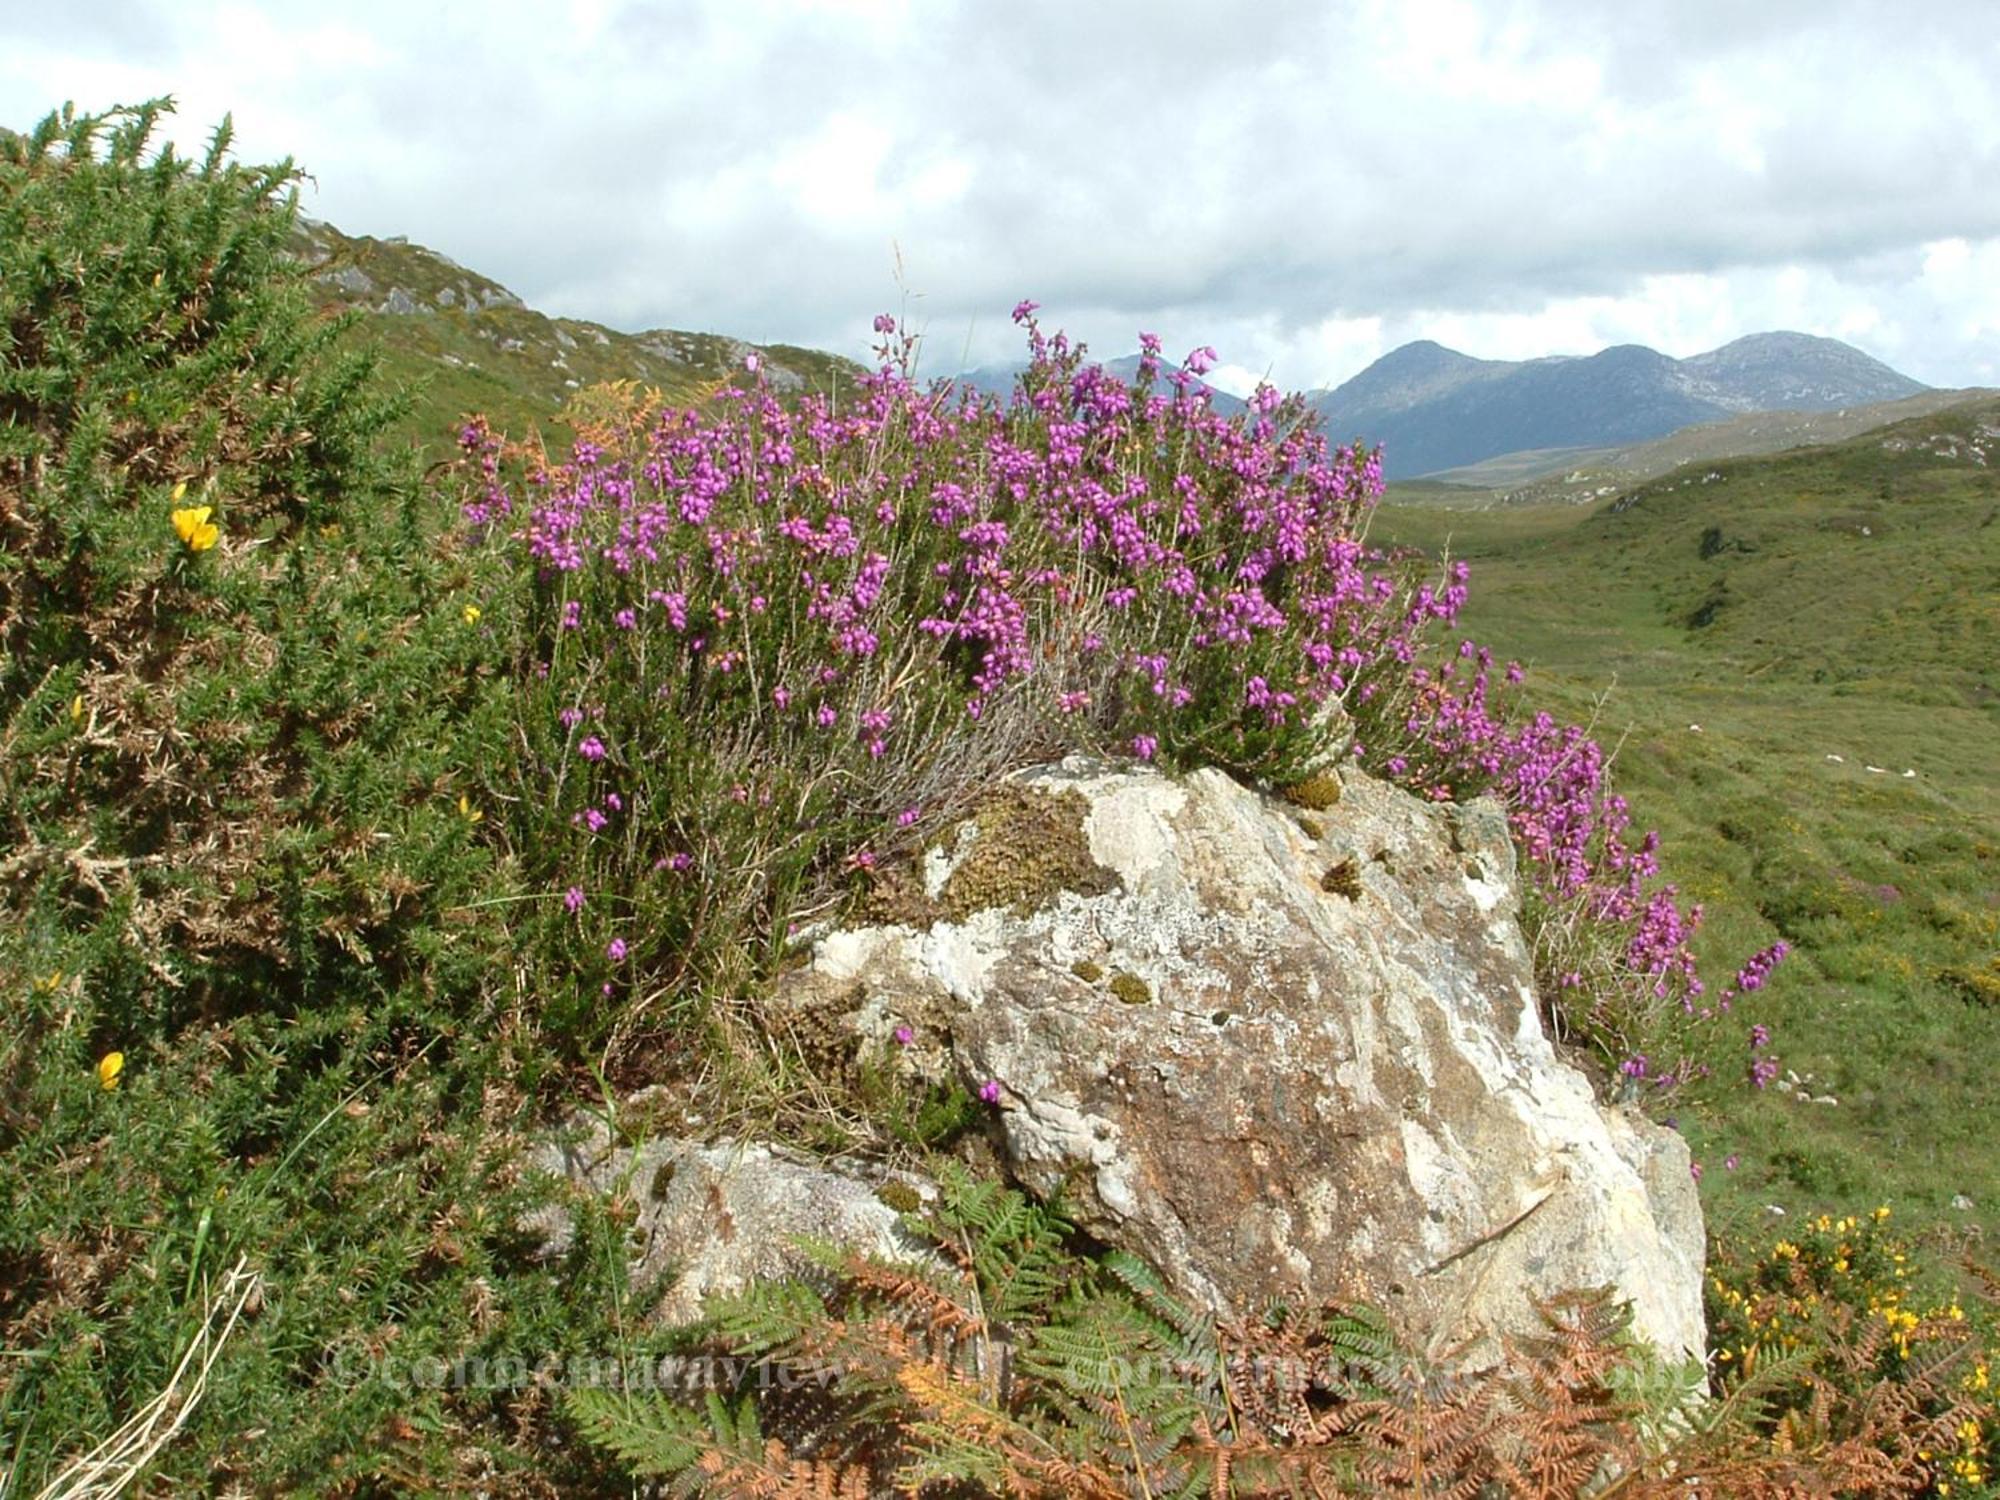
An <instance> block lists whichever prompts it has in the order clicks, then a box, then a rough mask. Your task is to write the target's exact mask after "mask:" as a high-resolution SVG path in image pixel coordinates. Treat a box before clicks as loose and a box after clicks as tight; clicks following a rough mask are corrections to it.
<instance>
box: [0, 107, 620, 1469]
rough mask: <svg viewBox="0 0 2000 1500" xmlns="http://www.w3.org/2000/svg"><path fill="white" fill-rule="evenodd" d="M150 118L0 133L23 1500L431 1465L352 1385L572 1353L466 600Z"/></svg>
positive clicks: (2, 935) (288, 172)
mask: <svg viewBox="0 0 2000 1500" xmlns="http://www.w3.org/2000/svg"><path fill="white" fill-rule="evenodd" d="M165 107H166V106H165V105H164V104H161V103H155V104H150V105H146V106H143V107H140V108H135V109H120V110H114V111H111V112H110V113H108V114H105V115H83V114H77V113H74V112H71V111H67V110H66V111H64V112H63V113H61V114H59V115H56V116H52V117H50V118H49V119H47V120H45V121H43V122H42V124H41V125H40V126H39V127H38V128H37V129H35V130H34V131H32V132H30V133H29V134H27V135H24V136H8V137H5V138H0V996H4V1000H5V1005H6V1008H7V1019H6V1023H5V1025H4V1027H0V1344H4V1346H5V1351H4V1358H0V1490H6V1491H7V1492H9V1493H15V1492H22V1493H33V1492H35V1491H36V1489H37V1488H38V1487H39V1486H41V1485H42V1484H43V1483H44V1482H45V1481H49V1480H50V1479H51V1478H52V1477H53V1476H54V1474H55V1473H56V1471H57V1470H58V1469H59V1468H60V1467H61V1466H62V1464H63V1461H64V1459H65V1458H66V1457H69V1456H77V1455H81V1454H82V1453H83V1452H85V1451H86V1450H88V1449H89V1448H90V1447H91V1446H92V1444H94V1443H97V1442H98V1441H99V1440H100V1439H103V1440H105V1441H106V1442H107V1443H109V1444H110V1447H109V1449H108V1450H107V1451H106V1453H105V1454H104V1455H103V1456H104V1458H105V1460H106V1461H105V1462H104V1463H103V1464H102V1465H100V1466H99V1468H98V1469H97V1471H96V1473H97V1478H96V1480H95V1483H97V1484H100V1485H112V1484H115V1483H123V1482H126V1481H129V1480H130V1479H131V1478H132V1477H134V1475H135V1474H136V1472H137V1470H138V1468H139V1467H140V1465H141V1464H142V1463H144V1462H145V1461H147V1460H148V1459H151V1460H152V1461H153V1462H154V1463H155V1465H156V1467H155V1468H154V1469H153V1470H152V1473H153V1479H152V1482H153V1483H154V1484H156V1485H161V1486H186V1487H215V1488H223V1489H227V1488H231V1487H255V1488H272V1489H285V1488H289V1487H291V1486H292V1485H294V1484H297V1483H301V1482H304V1481H305V1480H306V1479H308V1478H310V1477H312V1476H314V1475H319V1476H320V1477H321V1478H322V1479H324V1477H325V1476H326V1474H327V1473H328V1472H329V1470H328V1468H327V1466H328V1465H329V1464H333V1463H342V1464H347V1465H350V1466H353V1465H360V1464H363V1463H365V1464H367V1465H374V1464H378V1463H384V1464H389V1465H394V1464H397V1463H402V1462H408V1463H410V1464H413V1465H414V1466H415V1467H416V1468H417V1469H418V1470H420V1471H421V1470H423V1469H424V1468H425V1467H426V1465H427V1464H431V1463H435V1462H437V1461H438V1458H437V1454H436V1453H433V1454H432V1455H431V1456H430V1457H429V1458H427V1459H425V1458H412V1459H407V1460H406V1459H402V1458H399V1457H398V1456H397V1455H398V1452H399V1447H398V1445H397V1444H396V1443H394V1442H392V1441H390V1437H389V1434H390V1432H391V1424H392V1423H400V1422H407V1421H409V1420H411V1419H412V1418H413V1417H414V1418H415V1419H417V1420H418V1421H420V1422H426V1423H428V1426H427V1428H426V1431H427V1433H428V1436H426V1437H425V1439H424V1441H425V1443H426V1444H428V1445H431V1446H432V1447H434V1448H436V1449H438V1450H439V1451H441V1452H442V1453H443V1454H444V1455H445V1456H444V1460H443V1461H444V1462H445V1463H446V1464H447V1465H449V1464H450V1462H451V1460H450V1458H449V1453H450V1444H449V1441H448V1440H446V1439H445V1438H443V1437H441V1436H440V1434H442V1433H444V1432H445V1431H447V1430H448V1428H447V1425H445V1424H441V1423H439V1422H438V1421H437V1420H435V1419H434V1418H433V1417H431V1416H430V1415H429V1414H428V1413H427V1411H426V1408H425V1403H424V1402H423V1401H421V1400H420V1401H418V1402H416V1403H412V1402H411V1401H410V1400H409V1399H408V1397H407V1395H406V1394H405V1393H398V1392H395V1391H390V1390H386V1389H383V1388H380V1387H373V1386H365V1385H355V1384H352V1383H343V1382H342V1381H341V1380H340V1379H339V1378H338V1369H337V1363H336V1362H335V1361H334V1359H333V1355H334V1353H335V1352H336V1351H338V1350H340V1349H343V1348H353V1349H362V1350H365V1349H367V1348H369V1347H372V1346H386V1345H389V1344H393V1345H394V1346H396V1347H397V1348H398V1349H399V1350H400V1351H401V1352H403V1353H405V1354H418V1353H424V1352H443V1353H453V1352H457V1351H459V1350H461V1349H463V1348H464V1347H465V1345H466V1344H467V1342H468V1341H474V1342H476V1341H478V1340H480V1339H482V1338H487V1339H496V1338H497V1339H500V1340H503V1341H504V1340H505V1339H509V1338H514V1337H520V1338H523V1339H527V1340H531V1341H533V1342H535V1343H536V1344H537V1345H538V1346H540V1347H549V1346H560V1344H561V1341H562V1340H563V1339H566V1338H568V1337H571V1336H572V1335H571V1334H570V1333H569V1332H567V1331H566V1330H567V1329H568V1328H570V1327H574V1328H575V1329H576V1330H577V1331H576V1333H575V1335H574V1336H576V1337H579V1338H584V1339H588V1338H590V1337H591V1332H590V1329H591V1326H592V1325H591V1324H590V1323H589V1322H588V1319H587V1316H586V1315H585V1312H578V1311H572V1312H570V1313H566V1314H563V1315H562V1316H560V1317H551V1316H550V1315H549V1313H548V1309H549V1308H550V1306H551V1305H553V1304H554V1303H556V1302H557V1301H558V1300H559V1298H558V1297H557V1287H558V1284H557V1283H554V1282H552V1281H551V1280H550V1279H549V1278H548V1277H546V1276H540V1277H537V1276H535V1275H529V1274H525V1273H524V1274H520V1275H517V1274H515V1273H516V1270H517V1268H519V1267H520V1266H521V1264H522V1255H521V1247H520V1245H519V1244H518V1240H519V1236H518V1235H517V1234H516V1233H515V1231H514V1230H513V1228H512V1222H513V1218H514V1209H513V1207H512V1205H514V1204H515V1203H516V1201H517V1199H518V1192H519V1190H518V1188H517V1186H515V1183H516V1182H517V1179H518V1169H517V1167H516V1166H515V1165H514V1164H513V1160H512V1156H511V1153H510V1147H511V1146H512V1144H513V1143H514V1140H515V1136H514V1131H515V1130H516V1128H517V1125H518V1123H519V1122H518V1121H517V1119H516V1118H515V1111H514V1110H512V1109H511V1108H510V1107H509V1106H508V1104H507V1100H508V1098H509V1096H508V1094H507V1093H506V1082H505V1079H506V1076H507V1074H506V1070H504V1069H503V1068H501V1067H500V1066H499V1062H500V1054H501V1052H502V1049H503V1046H504V1038H505V1034H506V1031H507V1024H506V1015H505V1004H506V1001H507V999H508V998H509V997H508V994H507V990H506V987H505V980H506V977H507V975H508V973H509V970H508V967H507V964H506V958H505V955H506V946H505V942H504V933H503V932H502V931H499V930H497V929H491V928H488V927H482V926H480V925H478V924H475V923H472V922H470V921H467V920H464V918H465V917H466V915H467V914H468V911H469V908H470V907H471V905H472V903H474V902H475V901H479V900H490V899H493V898H494V897H496V896H500V895H504V893H505V891H506V890H507V889H508V888H509V886H508V877H507V873H506V871H505V870H504V869H503V868H501V867H500V866H499V865H498V864H497V863H496V861H495V860H494V858H493V857H492V854H491V851H490V850H489V848H488V847H487V846H486V845H485V844H484V843H483V842H482V841H481V840H480V839H479V838H478V837H477V833H478V830H477V826H476V824H474V823H473V821H472V820H471V818H470V816H469V815H468V813H467V812H464V811H461V805H462V804H461V798H462V797H463V795H464V793H465V790H466V783H465V782H464V780H463V777H462V770H461V768H462V767H463V765H464V764H465V763H466V760H467V759H468V757H470V756H472V755H473V754H474V748H473V747H474V746H476V745H477V743H478V741H479V737H480V735H481V734H482V732H484V731H482V728H481V725H482V723H483V722H484V719H483V717H482V716H486V717H491V716H492V712H493V697H494V694H495V692H496V691H500V690H503V689H504V680H503V679H501V678H500V677H498V676H497V675H496V674H495V673H494V672H493V671H492V653H491V650H490V647H489V645H488V643H487V642H486V641H485V640H484V639H483V638H482V637H481V636H480V634H479V633H478V632H477V631H476V630H474V629H473V628H472V627H471V626H469V625H468V623H467V622H466V620H465V618H464V616H463V608H464V605H463V601H462V599H461V598H460V593H461V592H462V590H463V587H464V585H465V583H466V582H467V578H468V575H467V572H466V565H465V563H464V562H463V560H462V559H460V558H458V557H457V556H456V555H455V553H454V549H453V548H452V547H451V545H450V542H449V538H448V537H440V535H439V528H438V527H436V526H431V525H427V524H426V523H425V521H424V519H423V517H424V512H423V509H422V502H423V499H424V497H423V494H422V491H421V488H420V486H419V484H418V483H417V476H416V474H415V472H414V469H413V466H412V465H411V464H410V463H409V462H408V460H407V458H406V457H404V458H399V457H398V456H396V455H395V454H393V453H392V452H388V451H386V450H383V449H382V448H380V447H379V446H378V445H377V443H376V438H377V436H378V435H379V434H380V432H381V431H382V430H383V424H384V423H385V422H386V421H387V420H388V418H389V416H390V415H391V413H392V412H393V411H394V409H395V401H396V398H395V393H393V392H390V391H387V390H385V389H384V388H383V387H382V385H381V384H380V382H379V381H378V380H377V379H376V378H375V377H374V375H373V373H372V371H371V365H370V360H369V358H368V357H367V356H366V355H365V354H356V353H343V352H341V351H340V350H339V349H338V348H337V347H336V345H335V342H334V340H335V337H336V335H337V334H338V332H339V325H338V324H335V323H328V322H324V321H322V320H320V319H319V318H318V317H316V316H315V315H314V314H313V313H312V311H311V309H310V306H309V304H308V302H307V300H306V298H305V296H304V294H303V291H302V289H301V287H300V285H299V278H298V274H297V272H296V271H295V269H294V268H293V267H292V266H291V263H290V262H288V261H287V260H286V259H285V257H284V255H283V254H282V248H283V246H284V244H285V241H286V236H287V231H288V226H289V224H290V222H291V217H292V213H293V204H292V198H291V188H292V184H293V182H294V181H295V178H296V173H295V172H294V171H293V169H292V168H291V167H290V165H289V164H285V163H280V164H278V165H276V166H270V167H247V166H241V165H238V164H236V163H234V162H232V161H231V160H230V159H229V158H228V156H227V148H228V140H229V137H228V129H227V126H226V124H225V126H224V127H223V128H222V129H221V130H220V131H218V132H217V133H216V136H215V138H214V141H213V143H212V145H211V147H210V149H209V150H208V152H207V153H206V154H205V155H204V156H203V157H202V158H201V159H199V160H197V161H188V160H186V159H183V158H181V157H180V156H178V155H176V154H175V153H174V152H173V151H171V150H156V149H154V148H153V147H152V145H151V141H152V136H153V134H154V132H155V130H156V127H157V125H158V122H159V118H160V116H161V114H162V112H163V110H164V108H165ZM493 722H495V723H496V724H497V723H499V722H501V721H499V720H498V719H494V721H493ZM578 1301H579V1304H580V1306H581V1307H582V1308H584V1309H586V1310H587V1309H588V1308H589V1307H591V1306H595V1305H598V1304H599V1303H600V1301H601V1302H602V1304H603V1305H604V1306H605V1307H606V1308H607V1309H608V1307H609V1306H610V1300H609V1299H608V1298H606V1299H591V1298H579V1299H578ZM503 1309H504V1311H505V1318H504V1320H503V1319H502V1316H501V1314H502V1310H503ZM232 1313H233V1314H234V1316H233V1317H232V1316H231V1314H232ZM608 1315H609V1313H608V1310H607V1312H606V1316H608ZM551 1329H553V1330H555V1332H553V1333H551V1332H550V1330H551ZM217 1338H222V1340H223V1348H222V1350H221V1357H220V1358H219V1361H218V1362H217V1363H216V1364H215V1365H214V1366H213V1368H212V1369H207V1370H204V1369H203V1367H202V1362H201V1357H200V1356H201V1355H202V1353H203V1351H204V1350H213V1349H214V1348H215V1341H216V1339H217ZM439 1409H441V1407H440V1403H439V1402H438V1401H437V1400H435V1399H432V1400H431V1401H430V1402H429V1412H433V1413H434V1412H435V1411H437V1410H439ZM176 1429H179V1439H178V1441H176V1442H174V1443H172V1444H168V1443H167V1438H168V1437H169V1436H172V1435H173V1434H174V1432H175V1431H176ZM71 1477H72V1480H74V1479H75V1478H76V1476H75V1475H74V1474H73V1475H72V1476H71ZM65 1492H76V1491H65ZM81 1492H91V1493H108V1492H109V1491H108V1490H102V1489H100V1490H94V1491H92V1490H85V1491H81Z"/></svg>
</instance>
